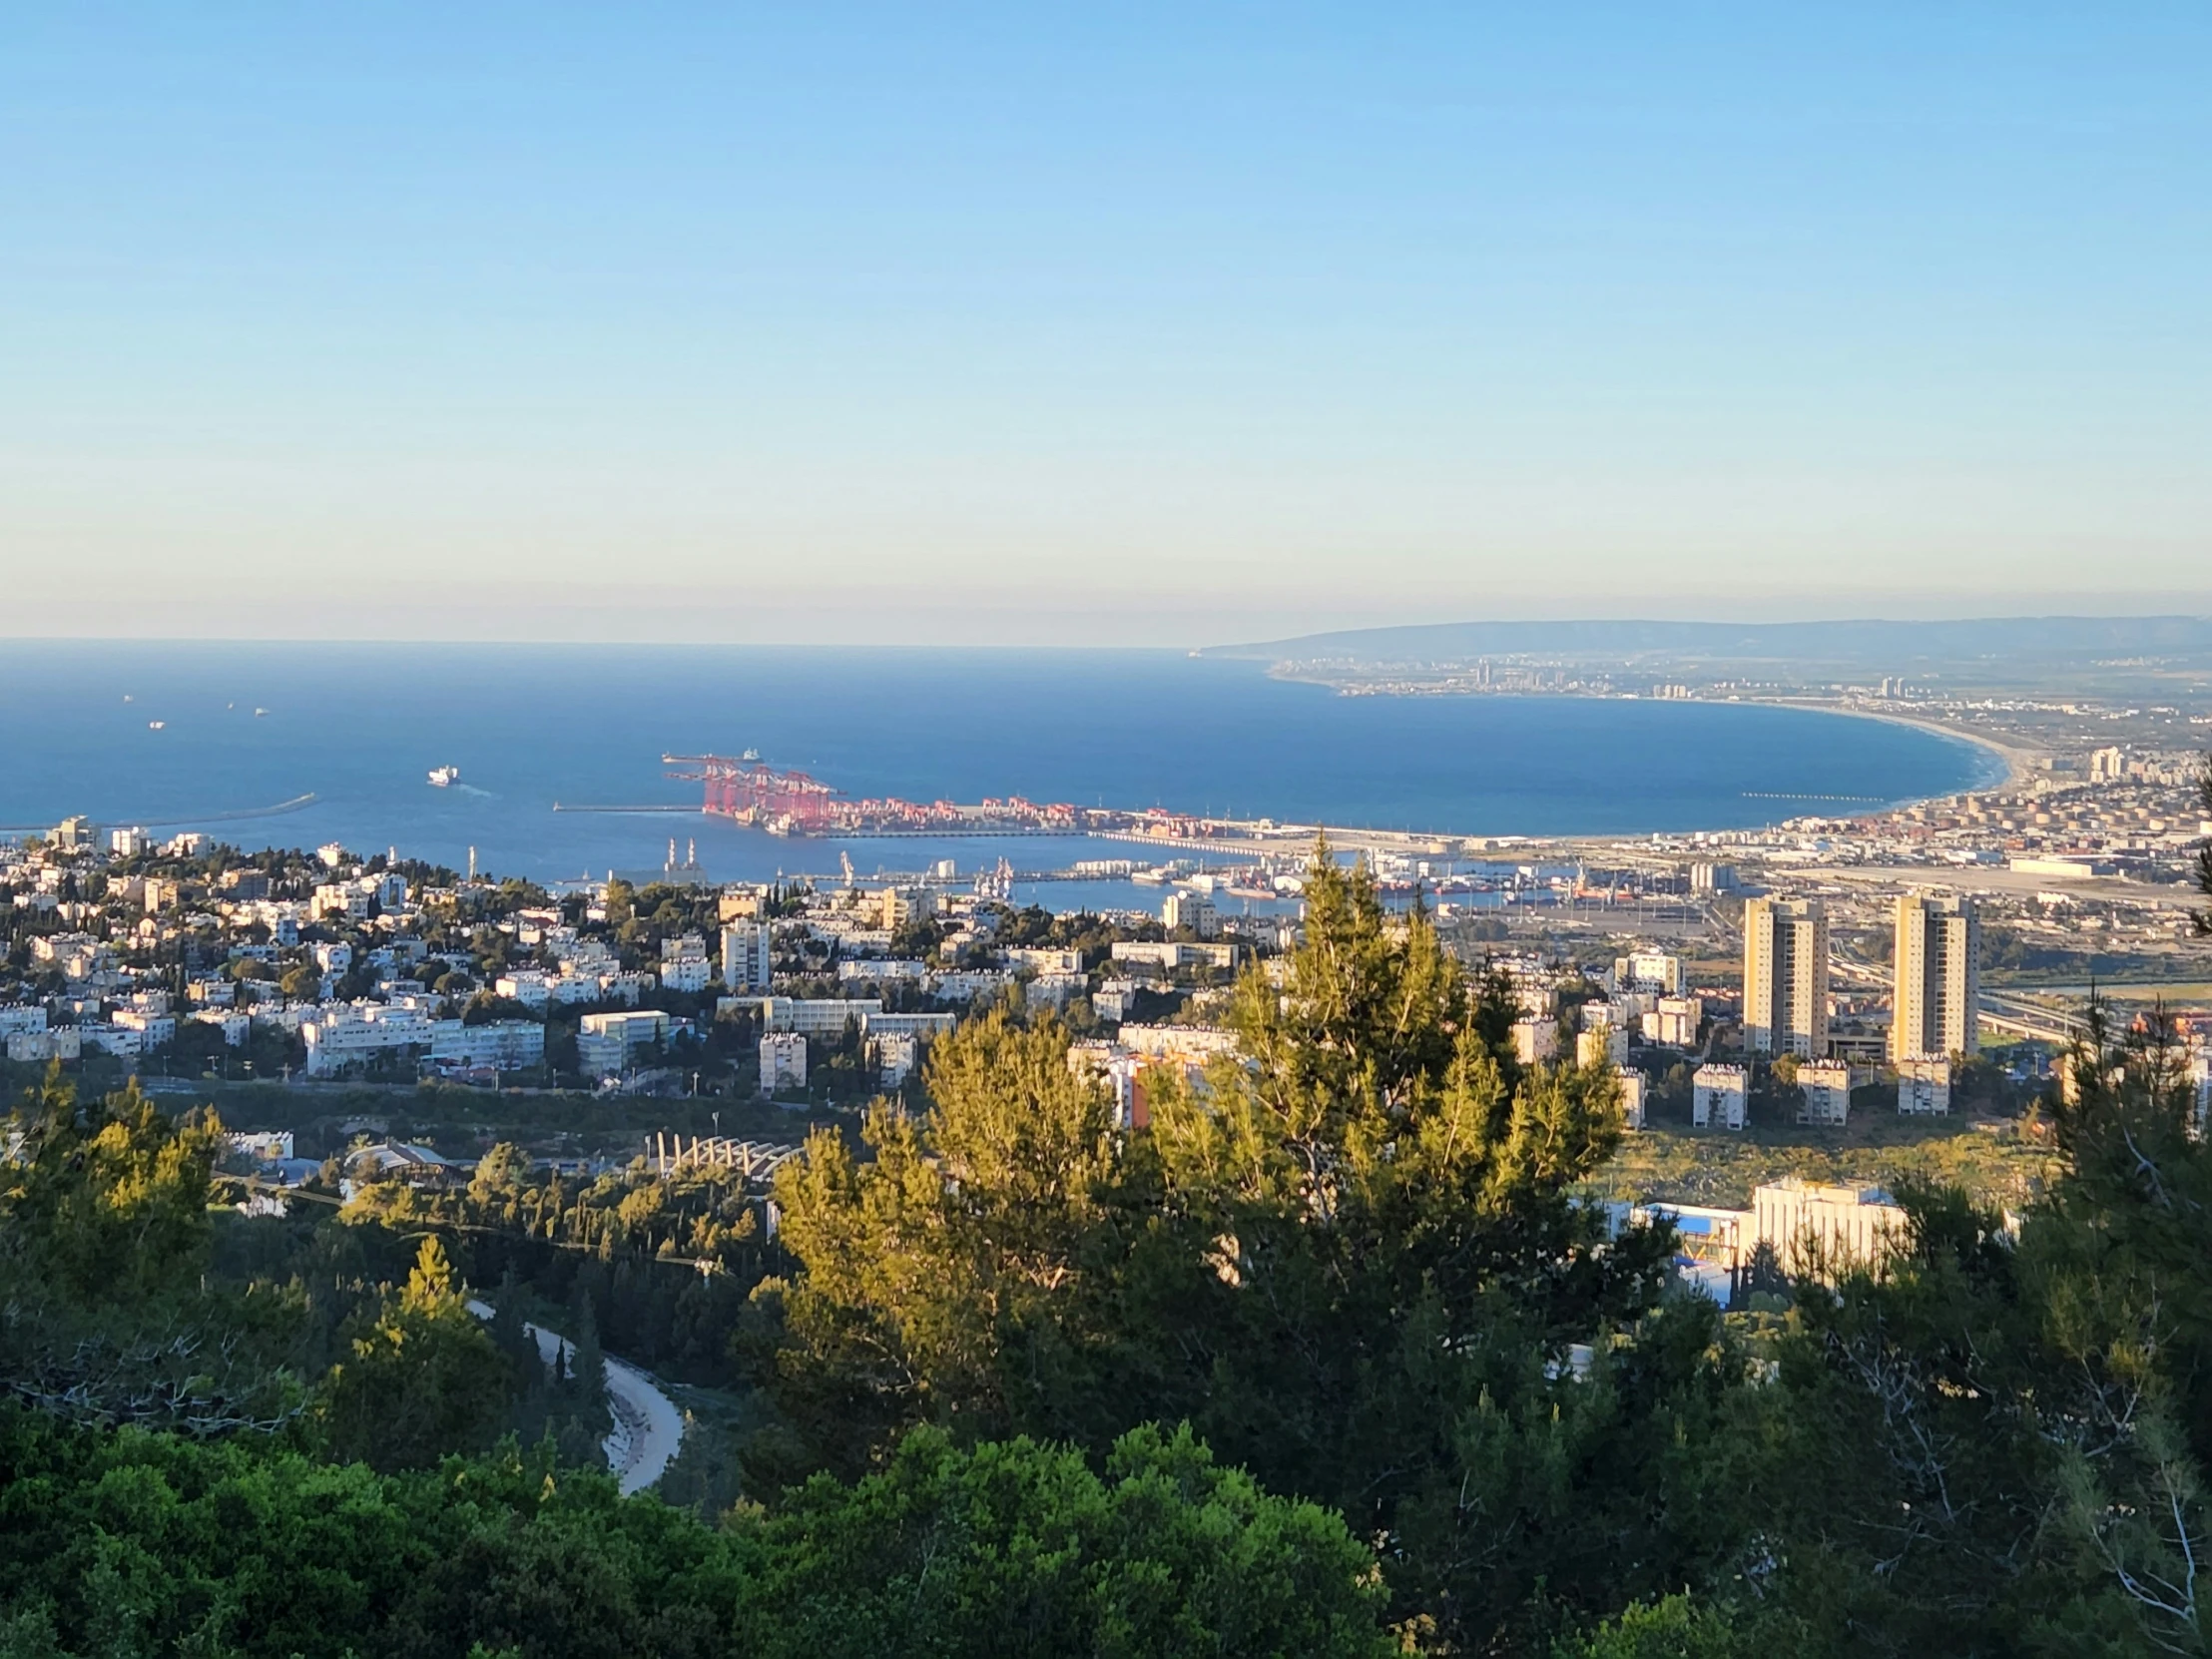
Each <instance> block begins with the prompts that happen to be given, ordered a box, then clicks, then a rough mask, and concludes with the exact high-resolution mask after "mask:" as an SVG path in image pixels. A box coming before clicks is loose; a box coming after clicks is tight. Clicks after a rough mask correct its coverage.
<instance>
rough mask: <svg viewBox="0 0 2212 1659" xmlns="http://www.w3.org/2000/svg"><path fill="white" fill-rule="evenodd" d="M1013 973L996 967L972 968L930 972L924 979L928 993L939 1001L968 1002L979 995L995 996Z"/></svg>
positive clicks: (1010, 979) (1008, 982)
mask: <svg viewBox="0 0 2212 1659" xmlns="http://www.w3.org/2000/svg"><path fill="white" fill-rule="evenodd" d="M1011 983H1013V975H1011V974H1009V973H1005V972H1003V971H1001V970H1000V969H997V968H973V969H969V970H966V971H962V972H955V973H932V974H931V975H930V976H929V978H928V979H927V981H926V984H927V986H928V990H929V994H930V995H931V996H933V997H935V998H936V999H937V1000H938V1001H939V1002H955V1003H968V1002H973V1001H974V1000H975V999H976V998H977V997H979V996H996V995H997V994H998V993H999V992H1001V991H1003V990H1004V989H1005V988H1006V987H1007V986H1008V985H1009V984H1011Z"/></svg>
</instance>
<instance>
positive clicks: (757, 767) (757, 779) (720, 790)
mask: <svg viewBox="0 0 2212 1659" xmlns="http://www.w3.org/2000/svg"><path fill="white" fill-rule="evenodd" d="M661 764H662V765H663V766H665V767H667V768H669V769H670V770H669V774H668V775H669V776H670V777H671V778H681V779H683V780H685V781H686V782H689V783H694V784H703V785H705V786H706V793H707V799H706V804H705V807H704V808H703V811H706V812H709V813H713V814H714V815H715V816H717V817H718V818H730V819H736V820H737V821H738V822H739V823H740V824H752V825H759V826H762V827H766V826H767V825H769V824H771V823H773V822H774V821H776V820H777V819H785V818H788V819H789V820H791V823H792V827H793V828H794V829H798V830H819V829H821V828H822V827H823V825H824V824H825V823H826V822H827V821H828V820H829V818H830V814H831V812H832V811H833V809H832V806H831V803H833V802H834V801H836V799H837V797H838V793H839V792H837V791H836V790H833V789H831V788H830V786H829V785H828V784H825V783H823V782H822V781H821V780H819V779H815V778H810V777H808V776H807V775H806V774H805V773H804V772H781V771H778V770H777V769H776V768H775V767H772V766H768V765H766V764H765V763H763V762H761V761H759V760H757V759H749V760H735V761H734V760H731V759H729V758H728V757H727V756H723V755H663V756H662V757H661ZM679 768H683V769H687V770H682V771H679V770H677V769H679Z"/></svg>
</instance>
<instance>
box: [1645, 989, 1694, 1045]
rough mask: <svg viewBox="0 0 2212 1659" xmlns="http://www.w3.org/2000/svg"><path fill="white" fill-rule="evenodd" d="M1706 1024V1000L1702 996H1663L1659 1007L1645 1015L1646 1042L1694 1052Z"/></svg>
mask: <svg viewBox="0 0 2212 1659" xmlns="http://www.w3.org/2000/svg"><path fill="white" fill-rule="evenodd" d="M1704 1023H1705V999H1704V998H1703V997H1699V996H1663V997H1661V998H1660V999H1659V1006H1658V1007H1656V1008H1654V1009H1652V1011H1651V1012H1650V1013H1648V1014H1646V1015H1644V1040H1645V1041H1646V1042H1654V1043H1664V1044H1665V1045H1666V1046H1667V1047H1669V1048H1690V1047H1693V1046H1695V1044H1696V1042H1697V1034H1698V1029H1699V1027H1701V1026H1702V1025H1704Z"/></svg>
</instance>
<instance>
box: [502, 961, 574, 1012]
mask: <svg viewBox="0 0 2212 1659" xmlns="http://www.w3.org/2000/svg"><path fill="white" fill-rule="evenodd" d="M491 988H492V994H493V995H495V996H503V997H505V998H506V999H507V1000H508V1001H510V1002H519V1003H521V1004H522V1005H523V1006H524V1007H525V1008H528V1009H530V1010H532V1011H533V1012H536V1013H543V1012H544V1011H545V1005H546V1004H547V1003H548V1002H550V1001H552V1000H553V991H552V981H551V980H550V979H548V978H547V977H546V976H545V975H544V974H543V973H540V972H539V971H538V970H537V969H536V968H519V969H517V970H516V971H515V972H513V973H503V974H501V975H500V976H499V977H498V978H497V979H494V980H493V981H492V982H491ZM598 988H599V984H598V981H597V980H594V981H593V982H592V989H593V990H594V991H597V990H598Z"/></svg>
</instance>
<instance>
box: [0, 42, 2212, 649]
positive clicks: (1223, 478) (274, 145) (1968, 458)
mask: <svg viewBox="0 0 2212 1659" xmlns="http://www.w3.org/2000/svg"><path fill="white" fill-rule="evenodd" d="M2207 86H2212V9H2207V8H2206V7H2204V6H2202V5H2201V4H2192V5H2173V6H2131V5H2126V4H2117V5H2108V6H2094V7H2092V6H2080V5H2069V6H2063V7H2061V6H2040V5H2035V4H2007V5H1987V6H1974V5H1962V4H1951V5H1928V4H1921V5H1913V6H1880V5H1867V4H1857V5H1849V6H1835V7H1822V6H1814V5H1805V6H1772V5H1767V6H1748V5H1746V6H1710V5H1690V4H1685V5H1675V6H1665V7H1661V6H1651V5H1638V6H1622V7H1617V8H1606V7H1591V6H1574V5H1562V6H1557V7H1513V8H1507V7H1482V6H1464V5H1462V6H1453V7H1434V8H1429V7H1421V6H1403V7H1395V8H1379V7H1373V6H1361V7H1355V6H1344V7H1337V8H1323V7H1296V6H1274V7H1266V8H1262V7H1227V6H1221V7H1191V6H1187V5H1185V6H1172V7H1171V6H1162V7H1143V6H1118V7H1113V8H1097V9H1095V10H1093V11H1090V12H1089V13H1080V12H1078V11H1077V10H1076V9H1075V8H1068V7H1050V6H1022V7H1013V6H1008V7H957V6H933V7H915V6H897V7H890V6H886V7H881V8H856V7H848V6H838V5H833V4H817V5H809V6H804V7H798V6H794V7H781V8H776V9H773V10H771V9H765V8H754V7H744V6H725V5H717V6H711V7H710V6H699V7H681V6H659V7H652V6H644V7H636V8H614V7H573V8H572V7H561V6H552V5H542V4H541V5H531V6H521V5H515V6H501V5H474V6H467V7H437V8H430V7H411V6H398V5H394V6H381V7H358V8H342V9H341V8H334V7H297V6H284V7H274V6H272V7H256V6H250V5H233V6H225V7H220V8H215V7H210V8H199V7H180V6H167V7H160V8H154V7H147V8H143V9H118V8H110V7H102V6H97V5H94V6H86V7H67V8H64V7H50V8H44V9H43V10H32V11H26V12H24V13H22V14H21V15H19V16H17V17H15V18H13V19H12V20H11V23H10V27H9V38H8V42H7V45H6V48H5V50H4V51H0V575H5V577H6V578H7V581H6V585H5V589H4V591H0V611H4V612H6V613H12V614H0V635H6V634H10V633H14V634H33V633H38V634H48V633H62V634H107V635H114V634H181V633H190V634H240V635H277V636H294V637H296V636H307V635H324V634H328V635H341V636H343V635H353V636H368V637H390V636H394V635H399V636H418V635H431V636H443V637H463V638H465V637H518V638H643V639H651V638H664V637H665V638H692V639H697V638H709V639H720V638H728V639H783V640H808V641H813V640H836V641H870V640H892V639H904V640H914V641H921V640H928V639H942V640H946V641H954V642H961V643H966V642H976V641H1007V642H1012V641H1047V640H1061V639H1067V640H1081V641H1084V642H1087V643H1100V644H1106V643H1163V644H1201V643H1207V642H1210V641H1215V640H1221V639H1228V638H1243V637H1253V636H1258V635H1269V634H1277V633H1285V632H1291V631H1296V630H1299V629H1304V628H1314V627H1326V626H1343V625H1348V624H1353V623H1360V622H1379V623H1380V622H1398V621H1426V620H1449V619H1458V618H1472V617H1483V616H1538V615H1562V614H1584V615H1611V616H1624V615H1747V616H1760V617H1779V616H1799V615H1830V614H1835V615H1844V614H1851V615H1866V614H1900V615H1902V614H1913V613H1917V612H1935V613H1946V614H1988V613H1999V612H2017V611H2033V610H2048V609H2095V610H2108V611H2109V610H2156V609H2170V608H2175V607H2177V606H2189V607H2193V608H2199V609H2202V608H2212V545H2208V535H2207V530H2208V526H2212V467H2208V466H2207V465H2206V464H2205V457H2206V456H2207V455H2208V454H2212V326H2208V325H2212V317H2208V314H2207V312H2208V300H2212V188H2208V187H2212V142H2208V140H2212V100H2208V99H2207V98H2206V96H2205V88H2206V87H2207Z"/></svg>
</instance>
